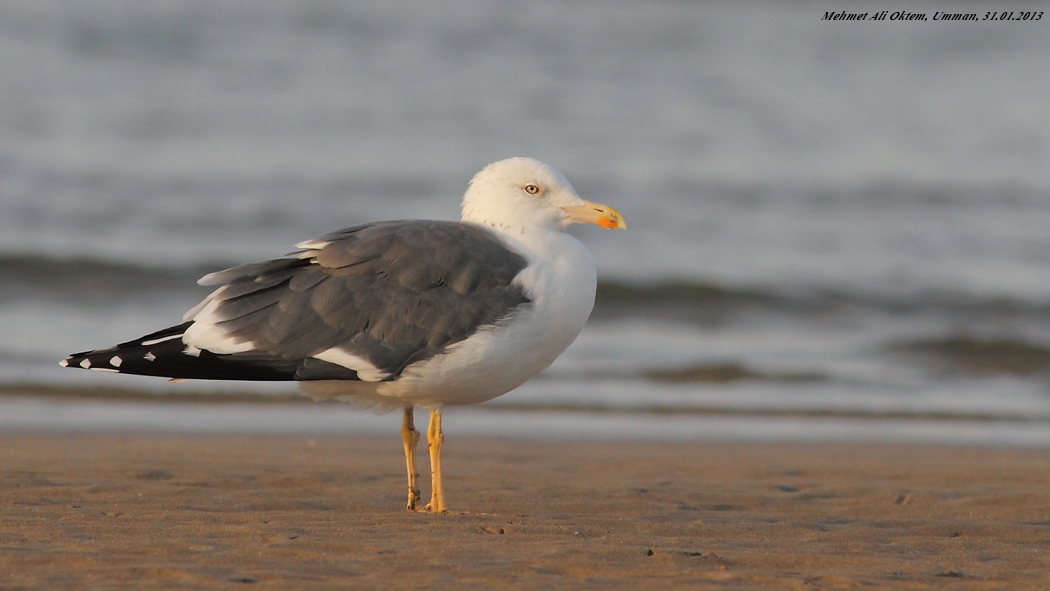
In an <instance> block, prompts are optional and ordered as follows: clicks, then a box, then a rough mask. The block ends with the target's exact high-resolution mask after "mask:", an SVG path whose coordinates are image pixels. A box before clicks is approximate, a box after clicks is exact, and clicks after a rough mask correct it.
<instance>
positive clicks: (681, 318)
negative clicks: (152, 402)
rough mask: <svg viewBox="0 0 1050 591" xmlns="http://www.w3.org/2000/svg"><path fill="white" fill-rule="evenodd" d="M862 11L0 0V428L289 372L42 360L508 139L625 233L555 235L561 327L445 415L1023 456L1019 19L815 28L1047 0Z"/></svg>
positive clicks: (1027, 385)
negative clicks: (873, 438)
mask: <svg viewBox="0 0 1050 591" xmlns="http://www.w3.org/2000/svg"><path fill="white" fill-rule="evenodd" d="M877 4H878V3H875V4H871V5H870V6H868V5H865V6H860V5H857V4H855V3H849V4H836V3H833V2H819V3H818V2H804V1H797V2H773V1H768V2H746V3H743V2H728V1H727V2H708V3H695V2H684V1H682V2H675V1H666V2H646V3H634V2H588V1H580V2H576V1H573V2H547V1H536V2H527V3H513V4H510V3H480V2H445V3H439V4H434V3H429V2H420V1H415V0H413V1H407V2H397V3H385V2H360V3H348V2H336V1H330V0H280V1H275V0H228V1H224V2H209V1H176V0H165V1H161V0H79V1H77V2H68V1H59V0H33V1H32V2H28V1H25V2H22V1H14V0H0V55H3V56H4V58H3V59H2V60H0V390H3V391H4V392H6V393H7V394H8V396H6V397H4V399H5V400H6V402H4V403H3V404H0V408H3V409H6V410H2V411H0V425H8V426H11V425H13V426H16V427H17V426H25V425H37V426H45V427H46V426H48V425H52V426H55V425H59V424H61V425H65V426H66V428H79V427H84V428H88V427H89V426H90V425H91V424H98V425H106V424H109V423H105V420H103V419H102V418H98V419H97V421H96V423H92V422H91V421H92V419H91V418H90V417H92V416H95V415H92V412H96V411H97V412H96V414H98V415H99V416H109V417H113V416H117V415H118V414H119V412H118V410H119V409H117V407H116V406H107V407H104V409H103V410H102V411H98V408H97V407H90V408H94V409H95V411H91V412H88V410H90V409H89V407H88V406H83V405H82V406H78V407H76V408H73V410H70V408H71V407H68V406H61V405H58V404H57V403H55V402H54V401H53V400H52V398H53V396H51V394H49V392H51V393H53V392H54V391H64V392H88V393H90V392H94V391H96V390H92V389H93V388H103V389H106V388H119V389H138V390H142V391H145V392H149V393H151V394H158V395H160V394H171V393H196V392H199V393H201V394H200V395H201V396H202V397H203V396H205V395H206V394H207V393H211V394H213V395H214V394H215V393H221V392H232V391H237V392H248V393H256V394H265V395H275V394H287V393H293V392H294V391H295V386H294V385H289V384H277V385H273V384H269V385H260V384H246V383H234V384H222V383H206V382H186V383H180V384H176V385H168V384H167V383H166V382H165V381H164V380H158V379H149V378H135V377H130V376H113V375H108V374H97V373H94V372H86V371H70V370H68V369H62V368H60V367H59V366H58V364H57V362H58V361H59V360H60V359H62V358H64V357H65V356H66V355H67V354H68V353H71V352H73V351H80V350H85V349H91V348H99V347H103V346H110V345H113V344H115V343H117V342H123V341H125V340H128V339H131V338H134V337H138V336H140V335H143V334H146V333H148V332H152V331H153V330H156V329H159V328H162V327H165V326H169V325H171V324H176V323H178V322H179V319H180V318H181V315H182V313H183V312H184V311H185V310H186V309H188V308H190V307H192V306H193V305H194V304H195V303H196V302H197V301H199V300H200V299H201V298H202V297H203V296H204V295H206V294H207V293H208V290H207V289H206V288H202V287H199V286H197V285H196V284H195V280H196V279H197V278H198V277H199V276H201V275H203V274H205V273H207V272H210V271H214V270H217V269H221V268H224V267H227V266H232V265H235V264H239V263H242V262H249V261H255V260H262V259H265V258H273V257H279V256H282V255H283V254H285V253H287V252H289V251H290V250H292V245H293V244H294V243H296V242H298V241H301V240H304V239H307V238H311V237H313V236H317V235H319V234H322V233H325V232H327V231H330V230H334V229H338V228H341V227H346V226H351V225H354V224H358V223H362V222H367V221H374V220H381V219H402V218H440V219H456V218H458V216H459V200H460V197H461V195H462V192H463V190H464V189H465V187H466V183H467V181H468V180H469V179H470V177H471V176H472V175H473V174H474V173H475V172H476V171H477V170H478V169H480V168H481V167H482V166H484V165H485V164H487V163H489V162H491V161H494V160H498V159H501V158H505V157H509V156H516V155H523V156H531V157H535V158H538V159H540V160H543V161H545V162H548V163H550V164H552V165H553V166H555V167H556V168H558V169H559V170H560V171H561V172H562V173H563V174H564V175H565V176H566V177H567V178H568V179H569V180H570V181H571V182H572V183H573V185H574V186H575V187H576V189H577V191H578V192H579V194H580V195H581V196H583V197H584V198H587V199H591V200H595V201H599V202H603V203H607V204H610V205H613V206H615V207H616V208H618V209H619V210H620V211H621V212H622V213H623V214H624V216H625V218H626V219H627V221H628V223H629V226H630V228H629V230H627V231H626V232H605V231H602V230H600V229H598V228H579V229H578V231H575V232H574V233H575V234H576V235H577V236H578V237H579V238H580V239H581V240H583V241H584V242H585V243H586V244H588V246H589V247H590V248H591V250H592V252H593V253H594V255H595V258H596V260H597V262H598V267H599V275H600V278H601V285H600V288H599V293H598V299H597V305H596V308H595V311H594V314H593V315H592V319H591V322H590V324H589V325H588V326H587V328H586V330H585V331H584V332H583V334H582V335H581V336H580V338H579V339H578V340H577V342H576V343H575V344H574V345H573V346H572V347H571V348H570V349H569V350H568V351H567V352H566V353H565V354H564V355H563V356H562V358H560V359H559V360H558V361H557V362H556V363H555V364H554V366H552V367H551V368H550V369H549V370H548V371H546V372H545V373H544V374H542V375H541V376H540V377H539V378H537V379H534V380H533V381H531V382H529V383H528V384H526V385H525V386H523V387H521V388H519V389H518V390H516V391H514V392H512V393H510V394H508V395H506V396H503V397H501V398H498V399H497V400H495V401H493V402H491V403H488V404H487V405H484V407H482V410H474V411H469V412H467V414H465V415H463V416H477V415H476V413H478V412H481V413H482V414H484V413H485V412H489V413H494V412H498V413H501V414H500V416H502V417H504V418H507V417H509V418H507V421H508V423H511V422H513V421H515V420H524V421H525V422H526V423H528V421H529V420H531V421H532V423H530V424H531V425H532V426H531V427H530V426H525V427H522V430H523V431H524V432H534V431H535V430H536V429H540V430H542V428H543V425H553V424H565V425H566V426H565V430H566V433H571V432H572V430H573V429H574V428H577V427H574V426H573V425H577V426H578V425H581V424H584V423H586V422H587V421H591V420H598V418H600V417H602V416H614V417H616V421H618V422H616V425H618V426H615V428H612V427H609V426H608V425H612V424H613V423H609V424H607V426H606V428H607V429H612V430H619V431H617V432H626V431H630V427H624V426H623V423H624V421H626V422H630V420H631V417H637V418H638V421H641V422H642V423H644V424H645V425H647V426H646V427H644V428H642V429H641V431H645V432H649V433H650V434H656V435H659V434H661V433H663V434H666V433H670V432H672V431H674V429H675V428H677V427H672V426H671V425H674V424H679V423H676V421H689V420H693V419H695V421H699V422H695V421H694V423H688V425H693V426H688V425H687V426H686V427H681V436H692V435H698V436H699V435H702V434H703V432H705V431H703V429H702V428H701V427H703V428H709V429H715V431H717V430H718V429H720V428H725V427H724V426H725V425H736V424H738V423H734V422H733V421H743V422H742V423H739V425H740V427H739V429H738V430H737V431H733V433H735V434H736V436H740V437H763V436H766V435H768V434H769V433H773V432H784V433H789V435H785V436H791V437H806V436H807V434H813V433H826V431H821V429H826V428H828V425H837V427H835V428H836V429H838V431H836V433H840V436H848V435H849V434H850V433H857V432H859V431H863V430H864V429H867V430H868V431H870V432H873V433H893V432H895V431H894V429H896V428H899V427H900V425H902V424H904V425H911V426H913V427H915V429H917V431H915V432H916V433H920V432H921V433H927V434H929V433H933V432H948V433H951V434H954V435H950V436H945V438H946V440H955V439H958V440H967V438H968V437H970V435H968V434H973V433H977V432H981V430H982V429H984V430H988V429H991V430H992V431H994V432H995V433H998V435H995V436H989V438H988V440H989V441H998V442H1015V443H1022V444H1024V443H1027V444H1039V445H1050V98H1048V97H1050V77H1048V76H1046V74H1045V72H1046V67H1047V63H1050V34H1048V25H1050V12H1048V14H1047V16H1044V17H1043V18H1042V19H1041V20H1040V21H1034V22H1033V21H1020V22H976V23H972V22H964V23H959V22H954V23H953V22H933V21H927V22H900V21H889V20H887V21H883V22H870V21H869V22H841V21H840V22H829V21H824V20H822V17H823V14H824V12H825V11H830V10H842V9H846V10H849V11H851V12H862V11H869V10H870V11H874V10H876V9H892V10H894V11H895V10H898V9H901V8H903V9H906V10H908V11H910V12H927V13H928V14H929V15H930V16H932V15H933V13H934V12H935V11H938V10H940V11H948V12H959V11H962V10H965V11H967V12H976V13H979V14H980V15H981V16H983V14H984V12H985V11H988V10H997V11H1004V10H1013V11H1017V12H1018V14H1019V13H1020V12H1021V11H1033V10H1034V11H1041V10H1045V9H1050V5H1048V4H1046V3H1035V4H1024V3H1017V4H1010V5H1009V6H1008V5H1007V4H1004V3H994V4H993V3H908V4H907V6H903V5H900V3H892V5H891V4H887V5H886V6H877ZM158 398H159V396H158ZM84 404H86V403H84ZM320 406H321V407H323V409H324V410H323V411H322V412H323V413H326V418H324V419H320V418H318V419H316V420H321V421H322V422H323V420H335V419H332V418H331V413H332V412H333V410H332V409H333V407H331V406H327V405H320ZM486 407H487V410H486ZM122 408H124V410H127V409H128V408H131V407H122ZM153 408H156V409H159V410H155V411H151V410H149V409H144V408H143V407H141V406H136V407H135V409H136V410H135V412H137V413H140V414H138V415H135V416H136V417H138V418H131V419H127V421H128V422H127V423H124V425H125V426H128V425H131V426H134V425H139V426H146V427H148V426H149V425H151V424H154V423H151V422H150V421H155V422H156V421H159V420H160V419H158V416H162V415H167V416H174V414H177V413H176V411H174V410H172V409H173V407H171V406H170V405H166V404H158V405H157V406H155V407H153ZM179 408H181V409H183V410H179V411H178V412H183V413H187V412H188V413H190V414H191V415H192V416H191V418H188V419H186V421H188V423H187V424H201V421H204V419H203V417H204V414H202V411H196V413H197V414H192V413H193V411H187V410H185V409H184V408H183V407H179ZM208 412H211V411H208ZM288 412H290V411H288ZM297 412H298V411H297ZM304 412H305V411H304ZM465 412H466V411H465ZM470 412H473V413H475V415H471V414H470ZM173 413H174V414H173ZM348 413H349V411H348ZM228 415H229V417H228V418H227V419H222V420H221V421H219V422H220V423H221V426H217V427H215V428H226V429H236V428H237V427H236V423H237V421H238V420H240V421H242V422H250V421H252V420H256V419H246V418H244V417H245V416H247V415H244V414H243V413H235V412H230V413H228ZM210 416H212V417H214V416H216V415H214V414H213V415H210ZM223 416H226V415H223ZM275 416H276V415H275ZM311 416H313V415H311ZM342 416H343V415H342V414H341V411H340V414H339V417H342ZM347 416H349V414H348V415H347ZM364 416H365V418H361V419H352V420H351V419H348V420H350V421H351V422H349V423H345V424H347V425H350V424H353V425H359V424H361V425H363V424H364V421H365V420H370V419H369V417H368V415H364ZM449 416H450V417H452V420H453V421H454V420H455V419H454V416H455V415H454V414H452V413H450V414H449ZM4 417H6V419H5V418H4ZM194 417H195V418H194ZM238 417H240V418H238ZM522 417H526V418H525V419H523V418H522ZM527 417H534V418H533V419H528V420H526V419H527ZM596 417H597V418H596ZM690 417H692V419H691V418H690ZM371 419H374V417H373V418H371ZM259 420H262V419H259ZM273 420H280V419H273ZM303 420H304V425H305V426H304V428H308V426H309V424H317V423H311V421H313V420H315V419H303ZM339 420H341V419H339ZM384 420H386V421H387V422H390V421H391V420H393V421H396V420H397V419H396V417H395V418H393V419H390V418H388V419H384ZM5 421H6V422H5ZM63 421H64V422H63ZM99 421H101V422H99ZM136 421H139V422H137V423H136ZM222 421H227V422H222ZM162 422H163V421H161V423H162ZM204 422H207V421H204ZM468 422H469V421H468ZM481 423H484V421H479V422H477V424H481ZM701 423H702V425H701ZM157 424H160V423H157ZM326 424H327V423H326ZM449 424H452V422H451V421H450V423H449ZM633 424H635V425H638V424H641V423H638V422H636V423H633ZM537 425H538V426H537ZM697 425H701V426H697ZM718 425H722V426H723V427H718ZM786 425H792V426H791V428H790V429H788V430H787V431H783V429H784V428H785V426H786ZM332 428H333V429H335V428H337V427H336V426H332ZM450 429H451V428H450ZM478 429H481V428H480V427H479V428H478ZM478 429H475V432H483V431H484V430H483V429H481V430H480V431H479V430H478ZM595 429H597V430H598V431H600V430H601V427H595ZM624 429H626V431H624ZM777 429H781V431H777ZM792 429H793V430H792ZM717 432H721V431H717ZM733 433H730V434H729V436H733ZM790 433H794V434H795V435H790ZM829 436H830V435H829ZM920 438H921V437H920ZM953 438H954V439H953Z"/></svg>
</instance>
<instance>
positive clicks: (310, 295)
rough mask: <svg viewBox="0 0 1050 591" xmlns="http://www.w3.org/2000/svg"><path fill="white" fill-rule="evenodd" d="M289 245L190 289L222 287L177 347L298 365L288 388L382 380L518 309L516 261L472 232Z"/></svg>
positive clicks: (464, 228) (367, 232) (424, 224)
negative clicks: (282, 253) (288, 251)
mask: <svg viewBox="0 0 1050 591" xmlns="http://www.w3.org/2000/svg"><path fill="white" fill-rule="evenodd" d="M300 246H301V247H303V248H304V250H303V251H301V252H299V253H295V254H296V255H297V258H289V259H279V260H274V261H267V262H264V263H258V264H254V265H243V266H241V267H235V268H233V269H229V270H226V271H221V272H219V273H215V274H213V275H210V276H208V277H206V278H205V280H202V281H203V282H206V283H224V284H225V285H223V286H222V287H220V288H219V289H217V290H216V291H215V292H214V293H213V294H212V295H211V296H209V298H208V299H207V300H205V302H203V303H202V306H199V307H198V308H197V309H195V311H196V314H195V316H193V317H192V318H187V320H192V321H193V322H194V323H195V324H198V323H199V324H200V326H196V327H191V328H190V329H189V331H188V332H187V333H186V335H187V336H186V339H185V340H186V342H187V343H188V344H190V345H198V346H200V348H201V349H203V350H205V351H207V350H208V347H207V343H209V342H212V341H215V340H218V341H221V342H222V343H223V344H224V345H225V346H226V350H225V351H224V350H221V349H222V348H221V347H218V348H215V349H216V350H214V351H213V352H215V353H219V354H223V353H228V354H230V355H231V356H233V357H237V356H242V355H253V356H255V357H256V358H258V357H259V356H260V355H262V356H266V357H270V358H273V359H274V360H275V361H277V360H283V361H285V362H287V361H299V362H300V363H299V366H298V369H297V370H296V372H295V377H294V379H299V380H310V379H333V378H334V379H340V378H341V379H353V377H355V374H356V377H358V378H359V379H365V380H368V381H378V380H391V379H395V378H396V377H397V376H398V375H400V374H401V372H402V371H403V370H404V369H405V367H407V366H408V365H409V364H411V363H413V362H416V361H421V360H424V359H428V358H430V357H433V356H434V355H437V354H438V353H440V352H441V351H443V350H444V349H445V348H446V347H448V346H449V345H452V344H455V343H458V342H460V341H463V340H464V339H466V338H467V337H469V336H470V335H471V334H473V333H474V332H475V331H477V330H478V329H479V328H480V327H484V326H489V325H495V324H498V323H500V322H503V321H504V320H505V319H507V318H508V317H509V316H510V315H511V314H513V313H514V311H515V310H517V309H518V308H519V307H521V306H523V305H526V304H528V302H529V299H528V297H526V295H525V293H524V291H523V288H522V287H521V286H520V285H515V284H514V283H513V281H514V278H515V277H516V276H517V275H518V273H520V272H521V271H522V270H523V269H524V268H525V267H526V266H527V265H528V262H527V261H526V259H525V258H524V257H523V256H521V255H520V254H518V253H516V252H514V251H513V250H511V249H509V248H508V247H507V246H506V245H505V244H504V243H503V242H502V241H500V240H499V239H498V238H497V237H496V236H494V235H493V234H492V233H491V232H490V231H489V230H487V229H485V228H483V227H481V226H475V225H472V224H463V223H458V222H436V221H394V222H381V223H376V224H368V225H363V226H357V227H354V228H349V229H346V230H342V231H339V232H334V233H331V234H328V235H325V236H322V237H321V238H318V239H316V240H312V241H309V242H305V243H302V244H301V245H300ZM195 329H196V330H195ZM193 335H205V336H207V337H208V338H199V337H198V336H193ZM317 356H320V359H319V358H318V357H317ZM362 362H363V363H362ZM333 366H335V367H333ZM344 368H345V369H348V370H352V371H350V372H347V371H345V370H344ZM340 370H344V371H343V372H342V373H340Z"/></svg>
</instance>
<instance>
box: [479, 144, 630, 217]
mask: <svg viewBox="0 0 1050 591" xmlns="http://www.w3.org/2000/svg"><path fill="white" fill-rule="evenodd" d="M463 221H465V222H474V223H478V224H486V225H490V226H492V227H494V228H497V229H500V230H503V231H507V232H513V231H515V230H521V231H524V230H526V229H533V228H535V229H546V230H556V231H562V232H564V231H565V229H566V228H568V227H569V226H570V225H572V224H578V223H588V224H597V225H599V226H601V227H603V228H626V227H627V224H626V222H624V220H623V216H621V215H620V212H618V211H616V210H615V209H613V208H611V207H609V206H608V205H602V204H601V203H593V202H591V201H585V200H584V199H581V198H580V196H579V195H577V194H576V190H575V189H573V188H572V185H570V184H569V181H567V180H565V177H563V176H562V175H561V173H560V172H558V171H557V170H554V168H552V167H550V166H548V165H546V164H544V163H542V162H540V161H538V160H533V159H532V158H508V159H506V160H500V161H499V162H493V163H492V164H489V165H488V166H486V167H485V168H483V169H481V172H479V173H477V174H476V175H474V178H473V179H471V181H470V186H469V187H467V192H466V193H465V194H464V195H463Z"/></svg>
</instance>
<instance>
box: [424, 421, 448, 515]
mask: <svg viewBox="0 0 1050 591" xmlns="http://www.w3.org/2000/svg"><path fill="white" fill-rule="evenodd" d="M444 442H445V434H444V433H443V432H442V431H441V411H440V410H439V409H434V410H432V411H430V425H428V426H427V448H428V449H429V450H430V478H431V489H430V502H429V503H427V506H426V510H427V511H430V512H431V513H448V508H446V507H445V493H444V490H443V489H442V487H441V444H442V443H444Z"/></svg>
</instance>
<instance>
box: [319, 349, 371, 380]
mask: <svg viewBox="0 0 1050 591" xmlns="http://www.w3.org/2000/svg"><path fill="white" fill-rule="evenodd" d="M314 358H315V359H320V360H321V361H327V362H328V363H334V364H336V365H341V366H343V367H345V368H347V369H352V370H354V371H356V372H357V377H359V378H361V379H362V380H364V381H366V382H381V381H383V380H385V379H387V378H388V377H390V374H389V373H387V372H385V371H382V370H381V369H379V368H378V367H376V366H374V365H372V364H371V363H369V362H368V360H367V359H364V358H362V357H358V356H357V355H354V354H353V353H348V352H346V351H344V350H342V349H340V348H339V347H332V348H331V349H328V350H326V351H321V352H320V353H318V354H317V355H314Z"/></svg>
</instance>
